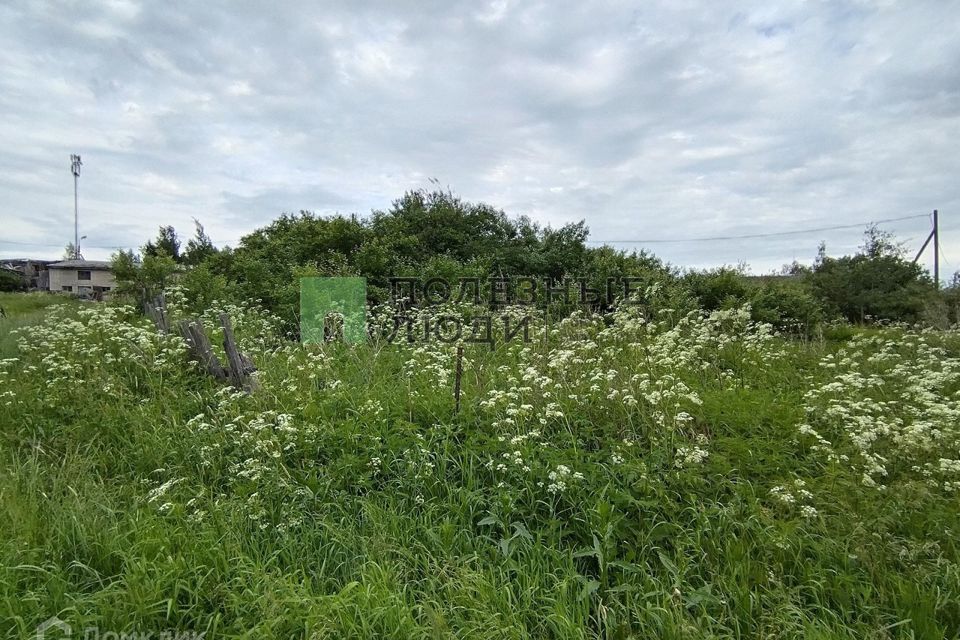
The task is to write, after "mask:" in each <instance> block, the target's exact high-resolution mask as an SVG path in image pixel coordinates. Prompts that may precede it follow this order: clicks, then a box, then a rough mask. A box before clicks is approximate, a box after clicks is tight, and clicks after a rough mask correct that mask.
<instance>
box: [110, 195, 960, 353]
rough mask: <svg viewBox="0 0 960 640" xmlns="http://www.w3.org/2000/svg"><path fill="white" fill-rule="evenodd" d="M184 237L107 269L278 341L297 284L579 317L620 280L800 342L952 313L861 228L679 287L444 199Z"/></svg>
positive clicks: (669, 276) (581, 240)
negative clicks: (759, 268)
mask: <svg viewBox="0 0 960 640" xmlns="http://www.w3.org/2000/svg"><path fill="white" fill-rule="evenodd" d="M196 226H197V228H196V234H195V237H194V238H192V239H191V240H189V241H188V242H187V243H186V249H185V250H184V251H183V252H181V250H180V244H181V243H180V240H179V238H177V236H176V232H175V230H174V229H173V228H172V227H161V229H160V234H159V236H158V237H157V239H156V240H154V241H151V242H149V243H147V245H145V247H144V249H143V253H144V258H143V261H142V263H138V262H136V261H135V260H134V256H133V255H132V254H119V255H118V256H117V257H116V258H115V264H114V268H115V272H116V273H117V275H118V278H119V279H120V280H121V281H122V282H123V283H124V285H123V287H122V291H125V292H128V293H132V294H135V295H137V296H139V297H142V296H143V295H149V294H150V292H152V291H158V290H160V288H162V287H163V286H164V285H165V284H166V283H167V281H168V280H169V278H171V277H177V278H179V279H180V281H181V284H182V285H183V287H184V288H185V290H186V291H187V292H188V294H189V295H190V298H191V303H192V304H194V305H196V306H197V308H203V306H204V305H208V304H209V303H210V302H211V301H213V300H215V299H218V298H219V299H233V300H259V301H260V302H261V303H262V304H263V306H265V307H266V308H267V309H268V310H270V311H272V312H273V313H275V314H276V315H278V316H279V317H281V318H282V319H283V320H284V322H285V323H286V324H287V325H288V327H289V328H293V327H295V326H296V325H297V321H298V312H299V278H301V277H304V276H363V277H365V278H366V279H367V283H368V286H367V289H368V295H369V297H370V300H371V302H373V303H379V302H383V301H385V300H386V299H387V298H388V296H389V283H390V278H391V277H415V278H417V279H419V280H420V281H421V282H424V281H426V280H428V279H429V278H432V277H441V278H445V279H446V280H448V281H451V282H456V281H458V280H459V279H461V278H479V279H481V280H486V279H487V278H489V277H504V276H509V277H532V278H536V279H537V280H538V281H540V282H541V283H542V282H544V281H546V280H549V281H559V280H562V279H565V278H566V279H568V280H569V281H570V283H571V284H570V289H571V297H572V298H573V299H574V301H573V302H571V303H569V304H566V305H564V304H559V303H555V304H554V306H556V307H557V310H558V311H560V312H564V311H569V310H572V309H573V308H575V307H577V306H579V305H578V303H577V302H576V298H577V291H576V289H577V288H578V287H577V284H576V282H575V281H577V280H582V281H583V282H584V283H585V286H588V287H589V288H591V289H594V290H596V291H600V292H604V291H605V290H606V282H607V279H608V278H616V279H620V278H625V277H630V278H635V279H636V280H635V282H634V285H633V288H634V289H636V290H638V291H639V292H640V293H639V294H638V295H639V296H640V297H641V301H642V302H643V303H644V304H645V305H647V307H648V308H649V310H650V311H653V310H655V309H657V308H671V309H675V310H677V311H686V310H689V309H691V308H694V307H697V306H699V307H701V308H703V309H706V310H711V311H712V310H718V309H731V308H735V307H740V306H742V305H744V304H748V305H750V307H751V309H752V314H753V318H754V320H758V321H763V322H767V323H769V324H772V325H773V326H775V327H776V328H778V329H779V330H783V331H789V332H794V333H798V334H801V335H807V336H809V335H813V334H814V333H815V331H816V330H817V328H818V327H819V326H820V324H821V323H822V322H823V321H824V320H834V319H845V320H848V321H850V322H857V323H862V322H868V321H894V322H909V323H913V322H927V323H930V324H935V325H938V326H941V325H944V324H949V323H955V322H957V309H958V308H960V294H958V293H957V291H958V288H957V287H956V286H954V287H952V288H951V289H948V291H947V292H945V294H944V295H942V296H938V295H937V293H936V290H935V287H934V286H933V283H932V282H931V280H930V278H929V277H928V276H927V275H926V273H925V272H924V271H923V270H922V269H921V268H920V267H919V266H917V265H914V264H912V263H910V262H908V261H906V260H905V259H904V257H903V255H902V251H901V249H900V248H899V247H898V246H897V245H896V244H895V243H894V242H893V239H892V238H891V237H890V236H889V235H887V234H885V233H883V232H881V231H879V230H878V229H876V228H875V227H870V228H868V229H867V232H866V239H865V242H864V245H863V247H862V248H861V250H860V251H858V252H857V253H856V254H855V255H852V256H843V257H839V258H832V257H828V256H827V255H826V252H825V250H824V249H823V248H822V247H821V251H820V255H819V256H818V257H817V259H816V261H815V263H814V265H813V267H812V268H807V267H801V266H797V265H794V267H793V268H791V269H790V272H789V275H784V276H762V277H751V276H747V275H745V273H744V272H743V270H742V269H732V268H721V269H716V270H712V271H699V272H688V273H684V274H680V273H678V272H677V271H676V270H675V269H673V268H671V267H669V266H667V265H665V264H664V263H663V262H662V261H661V260H659V259H658V258H656V257H655V256H653V255H651V254H647V253H646V252H639V253H637V252H634V253H629V254H628V253H625V252H623V251H618V250H616V249H613V248H611V247H588V246H587V243H586V239H587V235H588V229H587V227H586V225H585V224H584V223H583V222H582V221H581V222H577V223H571V224H567V225H564V226H562V227H560V228H558V229H554V228H552V227H541V226H539V225H537V224H536V223H534V222H533V221H531V220H530V219H528V218H526V217H519V218H511V217H508V216H507V215H506V214H505V213H504V212H503V211H500V210H497V209H494V208H492V207H490V206H488V205H485V204H474V203H469V202H465V201H463V200H461V199H460V198H458V197H456V196H454V195H453V194H452V193H450V192H448V191H412V192H409V193H407V194H405V195H404V196H403V197H402V198H400V199H398V200H396V201H395V202H394V203H393V204H392V206H391V207H390V209H389V210H387V211H374V212H373V213H372V215H371V216H370V217H369V218H360V217H357V216H356V215H351V216H342V215H336V216H331V217H321V216H317V215H315V214H312V213H310V212H306V211H302V212H300V213H299V214H296V215H291V214H284V215H282V216H280V217H279V218H278V219H276V220H274V221H273V222H271V223H270V224H268V225H266V226H265V227H262V228H260V229H257V230H256V231H254V232H252V233H250V234H248V235H246V236H244V237H243V238H242V239H241V241H240V245H239V246H238V247H236V248H234V249H231V248H229V247H227V248H224V249H222V250H217V249H216V248H214V247H213V244H212V243H211V242H210V239H209V238H208V237H207V236H206V234H205V233H204V230H203V227H202V226H201V225H200V224H199V223H197V225H196ZM178 274H179V275H178ZM653 284H656V285H657V287H656V288H654V289H651V285H653ZM593 306H594V307H595V308H603V307H605V306H606V304H605V302H604V301H603V300H600V301H596V302H594V304H593Z"/></svg>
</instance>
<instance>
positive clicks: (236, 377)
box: [143, 295, 257, 393]
mask: <svg viewBox="0 0 960 640" xmlns="http://www.w3.org/2000/svg"><path fill="white" fill-rule="evenodd" d="M143 311H144V313H145V314H146V316H147V317H148V318H150V319H151V320H153V323H154V324H155V325H156V327H157V330H158V331H161V332H163V333H166V334H168V333H170V320H169V318H168V317H167V307H166V302H165V301H164V298H163V296H162V295H161V296H158V297H157V298H154V299H153V300H152V301H148V302H145V303H144V305H143ZM220 326H221V327H223V352H224V354H225V355H226V363H221V362H220V358H218V357H217V354H216V353H214V351H213V344H212V343H211V342H210V338H208V337H207V334H206V332H205V331H204V330H203V325H202V324H201V323H200V322H199V321H197V320H195V319H190V320H182V321H180V323H179V324H178V327H177V328H178V331H179V333H180V335H181V336H182V337H183V339H184V340H185V341H186V343H187V348H188V349H189V350H190V358H191V359H192V360H193V361H195V362H196V363H197V364H199V365H200V366H201V367H202V368H203V369H204V371H206V372H207V374H209V375H211V376H213V377H214V378H216V379H217V380H226V381H229V382H230V384H231V385H233V386H234V388H236V389H242V390H244V391H246V392H247V393H250V392H252V391H253V390H254V389H255V388H256V379H255V378H254V377H252V376H251V374H252V373H253V372H254V371H256V370H257V368H256V367H255V366H254V364H253V361H252V360H250V358H249V357H247V356H246V355H245V354H243V353H241V352H240V349H239V348H238V347H237V341H236V338H235V337H234V335H233V325H232V324H231V322H230V316H228V315H227V314H225V313H221V314H220Z"/></svg>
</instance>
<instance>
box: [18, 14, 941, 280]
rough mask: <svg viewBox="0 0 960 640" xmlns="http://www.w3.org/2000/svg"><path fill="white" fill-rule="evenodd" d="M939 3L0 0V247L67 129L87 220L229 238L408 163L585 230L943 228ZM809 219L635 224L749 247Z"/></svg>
mask: <svg viewBox="0 0 960 640" xmlns="http://www.w3.org/2000/svg"><path fill="white" fill-rule="evenodd" d="M957 18H960V3H958V2H956V1H955V0H951V1H950V2H936V1H933V0H928V1H923V0H921V1H917V2H910V3H906V2H900V3H898V2H885V3H867V2H857V1H854V0H849V1H846V0H831V1H828V2H820V3H806V2H800V1H787V2H783V3H777V4H774V5H771V4H770V3H764V2H759V1H757V2H750V3H747V4H741V5H738V6H737V8H736V10H734V9H733V8H731V7H730V6H728V5H725V4H724V3H713V2H694V1H691V2H683V3H673V2H669V3H668V2H644V3H634V2H625V1H624V2H620V1H614V2H609V3H604V4H603V5H602V6H600V5H596V4H584V3H574V2H559V3H557V2H549V3H547V2H533V3H523V4H521V3H518V2H512V1H504V2H486V3H476V2H465V1H463V2H454V3H446V2H427V3H420V2H412V1H410V2H386V1H384V2H373V3H363V4H362V5H356V4H346V5H344V4H340V3H319V4H318V3H313V2H299V3H277V4H275V5H273V6H271V7H270V8H269V10H265V9H264V7H263V6H262V5H260V4H258V3H248V2H226V1H224V2H204V3H188V2H171V3H145V2H144V3H141V2H134V1H132V0H131V1H129V2H128V1H126V0H115V1H114V2H110V3H39V2H37V3H34V2H25V1H23V2H19V3H14V4H6V5H4V6H3V7H0V38H2V41H3V42H4V43H5V47H4V49H3V50H0V109H2V111H3V113H4V121H3V123H2V124H0V144H3V146H4V148H5V149H6V150H7V152H6V153H5V154H4V155H3V156H0V219H2V221H3V222H4V223H7V222H8V221H9V224H5V225H4V232H3V233H0V255H9V254H11V253H23V249H22V247H23V246H24V245H16V246H15V247H13V248H11V246H8V245H4V244H3V243H2V240H4V239H9V240H14V241H35V242H39V241H40V240H48V239H49V240H51V243H52V244H54V245H59V244H63V243H65V242H66V241H67V240H68V239H69V236H70V235H71V234H69V233H67V230H68V229H72V219H71V218H72V191H71V184H72V183H71V179H70V175H69V172H68V171H67V169H66V167H67V162H66V159H67V157H68V156H69V154H70V153H82V154H83V155H84V159H85V168H84V175H83V176H82V177H81V211H82V216H83V218H82V224H83V226H84V233H87V234H88V235H90V236H91V238H90V240H88V244H89V245H90V246H91V247H93V246H97V245H103V246H105V247H108V246H110V245H124V246H138V245H140V244H142V243H143V241H144V240H145V239H146V238H148V237H150V236H152V235H153V234H154V233H155V231H156V227H157V225H159V224H174V225H175V226H176V227H177V228H178V229H181V230H182V231H183V232H184V233H189V231H190V229H191V228H192V223H191V218H193V217H196V218H199V219H200V220H201V221H202V222H203V223H204V224H205V226H206V227H207V230H208V231H209V232H210V234H211V235H212V236H213V237H214V238H215V239H217V240H222V241H224V242H230V243H231V244H233V243H235V242H236V240H237V239H238V238H239V237H240V236H241V235H243V234H244V233H247V232H249V231H250V230H252V229H253V228H255V227H256V226H259V225H262V224H265V223H267V222H268V221H269V220H270V219H271V218H273V217H275V216H276V215H278V214H279V213H280V212H283V211H298V210H300V209H314V210H318V211H343V212H347V211H357V212H359V213H366V212H368V211H369V210H370V209H371V208H384V207H386V206H389V203H390V201H391V200H392V199H394V198H396V197H398V196H399V195H400V194H401V193H402V192H403V191H404V190H406V189H410V188H417V187H423V186H426V185H427V183H426V180H427V178H430V177H436V178H439V179H440V180H441V182H443V183H444V184H449V185H450V186H451V187H452V188H453V189H454V190H456V191H458V192H459V193H460V194H461V195H463V196H464V197H467V198H470V199H477V200H485V201H488V202H490V203H492V204H494V205H497V206H500V207H503V208H505V209H507V210H508V211H509V212H510V213H515V214H527V215H531V216H532V217H534V218H536V219H538V220H540V221H541V222H545V223H551V224H562V223H563V222H567V221H574V220H579V219H581V218H583V219H586V221H587V223H588V225H589V226H590V228H591V231H592V236H593V237H594V238H597V239H608V240H622V239H629V238H631V237H632V238H639V237H665V236H666V237H699V236H703V235H706V234H715V235H729V234H738V233H757V232H764V231H770V230H775V229H793V228H797V227H803V226H807V227H812V226H825V225H828V224H844V223H851V222H857V221H860V220H870V219H878V218H887V217H896V216H900V215H905V214H910V213H915V212H923V211H925V210H927V209H932V208H933V207H939V208H940V209H941V210H943V211H944V212H945V215H944V225H945V230H946V232H945V235H944V244H945V253H946V254H947V255H949V254H950V253H953V254H955V255H960V242H957V241H955V240H953V236H952V234H951V230H952V231H960V223H954V222H952V218H951V217H950V215H949V213H948V212H950V211H953V210H957V209H958V208H960V188H958V187H957V186H956V184H955V183H956V180H955V179H954V176H955V175H957V173H958V170H960V159H958V155H957V154H956V153H955V151H954V149H953V148H952V144H953V143H952V141H953V140H955V139H956V138H957V135H958V134H960V120H958V118H957V111H958V108H960V76H958V72H957V69H960V64H958V62H960V41H957V40H956V38H954V37H953V36H952V34H951V33H950V31H949V29H945V28H944V25H948V24H952V23H953V22H955V21H956V20H957ZM25 212H26V213H25ZM956 219H957V220H958V221H960V217H957V218H956ZM118 221H120V223H121V224H120V225H118ZM911 225H912V223H905V224H904V225H902V226H901V227H896V225H894V227H895V230H897V231H903V233H904V234H906V235H905V237H907V236H909V235H910V234H913V235H918V234H919V235H922V226H923V221H920V222H919V227H918V225H913V226H911ZM858 235H859V234H858V232H857V231H856V230H852V231H849V232H846V231H844V232H837V233H836V234H833V235H832V236H830V237H828V238H826V239H827V240H828V244H829V246H831V247H836V248H837V250H843V249H844V248H853V247H855V246H856V244H857V242H858V240H859V238H858ZM820 239H821V238H820V237H819V236H818V234H811V235H809V236H791V237H788V238H787V239H786V240H783V239H777V240H770V241H764V242H759V241H754V240H745V241H742V242H727V243H720V244H717V243H687V244H661V245H652V246H650V247H648V248H649V249H652V250H654V251H655V252H657V253H658V254H661V255H663V256H664V257H665V258H667V259H669V260H671V261H672V262H674V263H677V264H683V265H691V266H704V265H709V264H721V263H728V264H729V263H736V262H738V261H740V260H744V261H746V262H749V263H751V264H752V265H753V266H754V268H756V269H758V270H765V269H769V268H773V267H775V266H777V265H779V264H780V263H783V262H789V261H790V260H792V259H793V258H795V257H797V258H801V259H807V258H809V257H810V256H812V255H813V254H814V252H815V250H816V245H817V243H818V242H819V240H820ZM622 246H623V247H624V248H633V246H634V245H629V244H624V245H622ZM37 251H39V252H42V251H45V249H43V248H41V247H37ZM104 252H108V249H105V250H104ZM91 257H100V256H99V255H92V256H91ZM956 267H960V264H958V265H956V266H955V268H956Z"/></svg>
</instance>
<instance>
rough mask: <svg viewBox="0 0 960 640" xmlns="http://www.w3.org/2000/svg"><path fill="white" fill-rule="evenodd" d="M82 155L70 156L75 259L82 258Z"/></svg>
mask: <svg viewBox="0 0 960 640" xmlns="http://www.w3.org/2000/svg"><path fill="white" fill-rule="evenodd" d="M81 164H83V163H82V162H80V156H78V155H76V154H72V155H71V156H70V170H71V171H72V172H73V259H74V260H79V259H80V201H79V199H78V198H77V183H78V182H79V181H80V165H81Z"/></svg>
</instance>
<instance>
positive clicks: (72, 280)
mask: <svg viewBox="0 0 960 640" xmlns="http://www.w3.org/2000/svg"><path fill="white" fill-rule="evenodd" d="M47 268H48V269H49V270H50V291H59V292H62V293H73V294H75V295H79V296H83V297H89V298H102V297H103V295H104V294H105V293H108V292H109V291H110V290H112V289H114V288H115V287H116V286H117V281H116V278H114V277H113V272H112V271H111V270H110V263H109V262H104V261H102V260H64V261H63V262H54V263H51V264H49V265H47Z"/></svg>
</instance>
